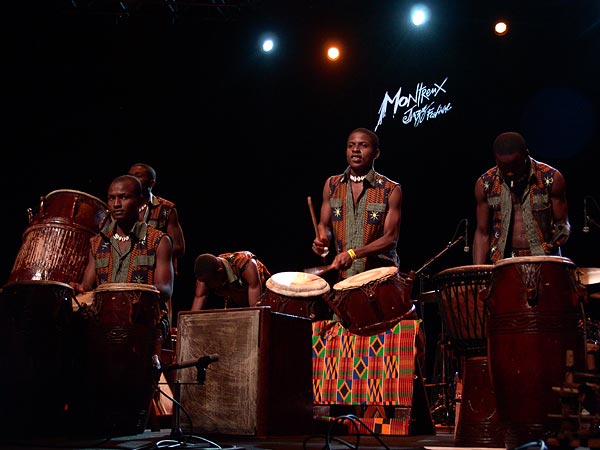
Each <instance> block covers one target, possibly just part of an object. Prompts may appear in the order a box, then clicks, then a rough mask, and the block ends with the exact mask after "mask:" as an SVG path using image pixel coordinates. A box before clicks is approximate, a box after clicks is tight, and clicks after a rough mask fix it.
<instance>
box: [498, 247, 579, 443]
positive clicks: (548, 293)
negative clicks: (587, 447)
mask: <svg viewBox="0 0 600 450" xmlns="http://www.w3.org/2000/svg"><path fill="white" fill-rule="evenodd" d="M584 297H585V286H583V285H581V284H580V283H579V282H578V281H577V279H576V276H575V264H574V263H573V262H572V261H571V260H570V259H568V258H563V257H560V256H521V257H514V258H507V259H502V260H500V261H498V262H497V263H496V264H495V265H494V267H493V269H492V278H491V282H490V286H489V294H488V298H487V306H488V310H489V316H488V352H489V353H488V354H489V358H490V375H491V378H492V382H493V386H494V391H495V392H496V402H497V405H498V415H499V417H500V421H501V422H502V423H503V425H505V427H506V435H505V444H506V447H507V448H514V447H517V446H519V445H522V444H524V443H526V442H529V441H534V440H540V439H542V440H543V439H546V438H548V437H554V436H556V435H557V434H558V433H559V431H560V426H561V424H560V419H557V418H555V417H554V418H553V417H551V416H550V415H551V414H553V413H560V411H561V405H560V398H559V396H558V394H557V393H556V392H554V391H553V387H561V386H563V383H564V381H565V377H566V373H567V364H569V365H572V367H571V369H572V370H574V371H583V370H584V368H585V342H584V341H585V339H584V336H583V332H582V329H581V327H580V323H582V322H583V320H584V317H583V313H582V310H581V301H582V299H583V298H584ZM567 355H573V358H572V359H573V361H572V362H569V363H567V361H568V360H569V359H570V357H567Z"/></svg>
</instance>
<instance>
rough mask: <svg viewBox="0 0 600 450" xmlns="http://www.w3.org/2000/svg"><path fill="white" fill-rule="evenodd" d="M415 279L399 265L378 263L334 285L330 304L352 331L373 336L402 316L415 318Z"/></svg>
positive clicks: (394, 323)
mask: <svg viewBox="0 0 600 450" xmlns="http://www.w3.org/2000/svg"><path fill="white" fill-rule="evenodd" d="M412 283H413V279H412V278H411V277H410V276H401V275H400V272H399V271H398V268H397V267H379V268H376V269H371V270H367V271H365V272H361V273H359V274H356V275H353V276H351V277H348V278H346V279H345V280H342V281H340V282H338V283H336V284H335V285H334V286H333V291H334V293H333V296H332V297H330V298H328V299H327V302H328V304H329V307H330V308H331V310H332V311H333V312H334V313H335V314H336V315H337V316H338V318H339V320H340V323H341V324H342V326H343V327H344V328H346V329H348V330H349V331H350V332H351V333H354V334H358V335H361V336H372V335H374V334H378V333H381V332H384V331H387V330H389V329H390V328H392V327H393V326H394V325H396V324H397V323H398V322H400V321H401V320H403V319H408V318H411V319H412V318H416V317H417V315H416V312H415V306H414V304H413V302H412V300H411V298H410V297H411V291H412Z"/></svg>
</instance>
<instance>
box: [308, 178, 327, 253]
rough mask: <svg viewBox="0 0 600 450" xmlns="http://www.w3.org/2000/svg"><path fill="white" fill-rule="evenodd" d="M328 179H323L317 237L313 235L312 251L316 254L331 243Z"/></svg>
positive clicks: (322, 251) (323, 250)
mask: <svg viewBox="0 0 600 450" xmlns="http://www.w3.org/2000/svg"><path fill="white" fill-rule="evenodd" d="M329 180H330V178H328V179H327V180H325V185H324V186H323V196H322V197H323V199H322V201H321V213H320V216H319V223H318V225H317V228H318V230H319V237H316V236H315V239H314V240H313V245H312V251H313V252H314V253H316V254H317V255H318V256H321V255H322V254H323V253H324V252H325V251H326V250H325V248H327V249H330V245H331V206H330V204H329Z"/></svg>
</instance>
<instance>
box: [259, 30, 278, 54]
mask: <svg viewBox="0 0 600 450" xmlns="http://www.w3.org/2000/svg"><path fill="white" fill-rule="evenodd" d="M275 46H276V43H275V37H274V36H273V35H272V34H264V35H263V36H262V37H261V38H260V49H261V50H262V52H263V53H272V52H273V51H274V50H275Z"/></svg>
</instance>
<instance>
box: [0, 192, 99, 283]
mask: <svg viewBox="0 0 600 450" xmlns="http://www.w3.org/2000/svg"><path fill="white" fill-rule="evenodd" d="M107 211H108V206H107V205H106V204H105V203H104V202H102V201H101V200H99V199H97V198H96V197H93V196H91V195H89V194H86V193H85V192H80V191H74V190H67V189H63V190H57V191H52V192H50V193H49V194H48V195H46V196H45V197H42V199H41V203H40V208H39V210H38V212H37V214H36V215H35V216H33V218H32V220H31V222H30V224H29V226H28V227H27V228H26V230H25V232H24V233H23V242H22V244H21V247H20V249H19V252H18V254H17V257H16V259H15V262H14V264H13V268H12V270H11V273H10V277H9V280H8V281H9V283H12V282H16V281H23V280H51V281H59V282H62V283H69V282H71V281H79V280H80V279H81V277H82V276H83V272H84V271H85V266H86V264H87V259H88V255H89V250H90V242H89V240H90V238H91V237H92V236H94V235H95V234H96V233H98V231H99V230H100V227H101V225H102V224H103V223H104V221H105V220H106V219H107Z"/></svg>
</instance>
